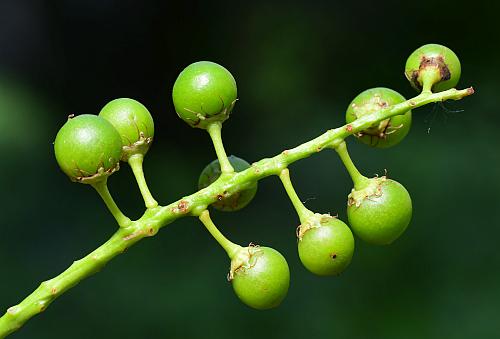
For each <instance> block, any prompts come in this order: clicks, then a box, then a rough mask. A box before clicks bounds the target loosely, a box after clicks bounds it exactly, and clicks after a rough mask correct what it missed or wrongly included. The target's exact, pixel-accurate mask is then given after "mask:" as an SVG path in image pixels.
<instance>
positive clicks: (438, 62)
mask: <svg viewBox="0 0 500 339" xmlns="http://www.w3.org/2000/svg"><path fill="white" fill-rule="evenodd" d="M460 73H461V66H460V60H459V59H458V57H457V55H456V54H455V53H454V52H453V51H452V50H451V49H449V48H448V47H446V46H443V45H438V44H427V45H424V46H422V47H420V48H417V49H416V50H415V51H414V52H413V53H412V54H411V55H410V56H409V57H408V60H407V61H406V66H405V75H406V78H407V79H408V80H409V81H410V84H411V85H412V87H413V88H415V89H416V90H417V91H422V90H426V91H429V90H432V91H434V92H441V91H445V90H447V89H450V88H453V87H455V86H456V85H457V84H458V80H460Z"/></svg>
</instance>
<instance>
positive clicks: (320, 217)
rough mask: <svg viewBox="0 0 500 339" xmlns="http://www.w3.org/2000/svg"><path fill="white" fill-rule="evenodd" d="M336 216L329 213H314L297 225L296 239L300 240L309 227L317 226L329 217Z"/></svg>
mask: <svg viewBox="0 0 500 339" xmlns="http://www.w3.org/2000/svg"><path fill="white" fill-rule="evenodd" d="M332 218H336V217H334V216H331V215H330V214H320V213H314V214H313V215H311V216H310V217H308V218H307V219H306V220H305V221H304V222H302V223H301V224H300V225H299V226H298V227H297V231H296V234H297V239H299V241H300V240H302V238H303V237H304V234H306V232H307V231H309V230H310V229H314V228H318V227H321V226H323V224H325V223H327V222H328V221H329V219H332Z"/></svg>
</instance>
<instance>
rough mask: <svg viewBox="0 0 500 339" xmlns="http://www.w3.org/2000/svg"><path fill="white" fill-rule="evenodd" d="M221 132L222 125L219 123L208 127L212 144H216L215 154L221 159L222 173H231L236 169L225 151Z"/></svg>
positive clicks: (213, 123)
mask: <svg viewBox="0 0 500 339" xmlns="http://www.w3.org/2000/svg"><path fill="white" fill-rule="evenodd" d="M221 130H222V123H220V122H218V121H217V122H212V123H210V124H209V125H208V127H207V131H208V134H210V138H212V142H213V144H214V148H215V153H216V154H217V158H218V159H219V163H220V169H221V171H222V173H231V172H234V168H233V166H232V165H231V163H230V162H229V159H228V158H227V155H226V150H225V149H224V144H223V143H222V136H221Z"/></svg>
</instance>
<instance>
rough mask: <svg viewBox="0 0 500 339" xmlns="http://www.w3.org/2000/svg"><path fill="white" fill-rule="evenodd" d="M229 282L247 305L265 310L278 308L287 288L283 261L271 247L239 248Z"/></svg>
mask: <svg viewBox="0 0 500 339" xmlns="http://www.w3.org/2000/svg"><path fill="white" fill-rule="evenodd" d="M229 280H230V281H231V283H232V285H233V289H234V292H235V293H236V295H237V296H238V298H239V299H240V300H241V301H242V302H243V303H245V304H246V305H248V306H250V307H252V308H255V309H258V310H265V309H269V308H274V307H277V306H279V304H281V302H282V301H283V299H284V298H285V297H286V294H287V292H288V287H289V286H290V271H289V269H288V264H287V262H286V260H285V258H284V257H283V256H282V255H281V254H280V253H279V252H278V251H276V250H274V249H272V248H270V247H259V246H248V247H242V248H241V249H240V250H239V251H238V253H237V254H236V255H235V256H234V258H233V260H231V271H230V273H229Z"/></svg>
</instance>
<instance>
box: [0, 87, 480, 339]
mask: <svg viewBox="0 0 500 339" xmlns="http://www.w3.org/2000/svg"><path fill="white" fill-rule="evenodd" d="M473 93H474V90H473V89H472V88H468V89H465V90H456V89H450V90H447V91H444V92H439V93H433V94H430V93H422V94H420V95H418V96H417V97H415V98H413V99H410V100H408V101H405V102H402V103H400V104H397V105H394V106H390V107H387V108H385V109H382V110H380V111H377V112H374V113H372V114H368V115H366V116H364V117H361V118H359V119H357V120H355V121H354V122H352V123H350V124H347V125H344V126H342V127H339V128H336V129H332V130H328V131H327V132H325V133H323V134H322V135H320V136H318V137H316V138H315V139H312V140H310V141H308V142H306V143H304V144H302V145H300V146H297V147H295V148H293V149H289V150H285V151H283V152H282V153H280V154H278V155H276V156H274V157H272V158H267V159H262V160H260V161H258V162H256V163H254V164H253V165H252V166H251V167H250V168H248V169H246V170H244V171H242V172H237V173H234V175H231V176H227V177H224V178H220V179H219V180H217V181H216V182H215V183H213V184H212V185H210V186H208V187H206V188H204V189H202V190H200V191H198V192H196V193H193V194H191V195H189V196H185V197H183V198H181V199H179V200H177V201H175V202H173V203H171V204H169V205H167V206H158V207H157V208H153V209H148V210H146V212H145V213H144V215H143V216H142V217H141V218H140V219H139V220H136V221H132V222H130V224H129V225H128V226H126V227H122V228H120V229H118V231H116V233H115V234H114V235H113V236H112V237H111V238H110V239H109V240H108V241H107V242H105V243H104V244H103V245H101V246H100V247H98V248H97V249H96V250H95V251H93V252H92V253H90V254H89V255H87V256H86V257H84V258H82V259H80V260H78V261H75V262H74V263H73V264H72V265H71V266H70V267H69V268H68V269H66V270H65V271H64V272H62V273H61V274H59V275H58V276H56V277H54V278H52V279H50V280H47V281H44V282H43V283H42V284H41V285H40V286H39V287H38V288H37V289H35V290H34V291H33V292H32V293H31V294H30V295H29V296H28V297H26V298H25V299H24V300H23V301H22V302H21V303H19V304H18V305H15V306H12V307H10V308H9V309H8V310H7V312H6V313H5V315H4V316H2V317H1V318H0V339H2V338H5V337H6V336H7V335H8V334H10V333H12V332H14V331H16V330H18V329H19V328H20V327H21V326H22V325H23V324H24V323H25V322H26V321H28V320H29V319H30V318H31V317H33V316H35V315H37V314H39V313H41V312H42V311H44V310H45V309H46V308H47V306H48V305H49V304H50V303H52V302H53V301H54V300H55V299H56V298H57V297H58V296H60V295H61V294H62V293H64V292H65V291H67V290H69V289H70V288H72V287H73V286H75V285H77V284H78V283H79V282H80V281H81V280H83V279H85V278H87V277H89V276H91V275H92V274H94V273H96V272H98V271H99V270H100V269H101V268H102V267H104V266H105V265H106V264H107V263H108V262H109V261H110V260H111V259H113V258H114V257H115V256H117V255H118V254H121V253H123V252H124V251H125V250H126V249H127V248H129V247H131V246H132V245H134V244H135V243H137V242H138V241H139V240H141V239H142V238H144V237H149V236H153V235H155V234H156V233H157V232H158V230H159V229H160V228H162V227H164V226H166V225H168V224H170V223H172V222H173V221H175V220H176V219H178V218H181V217H185V216H192V215H194V216H199V215H200V214H201V213H202V212H203V210H205V209H206V208H207V206H208V205H210V204H212V203H214V202H215V201H217V197H218V195H219V194H221V193H223V192H224V191H227V192H236V191H237V190H238V189H239V188H240V187H244V186H245V184H247V183H248V182H255V181H257V180H260V179H263V178H265V177H268V176H271V175H279V174H280V173H281V172H282V170H283V169H285V168H287V167H288V165H290V164H291V163H293V162H295V161H298V160H300V159H303V158H306V157H309V156H311V155H312V154H315V153H318V152H320V151H321V150H323V149H324V148H329V147H334V148H335V147H337V146H338V145H339V144H340V143H342V142H343V140H344V139H345V138H346V137H348V136H349V135H351V134H354V133H357V132H360V131H362V130H364V129H366V128H368V127H370V126H371V125H373V124H374V123H377V122H379V121H382V120H385V119H387V118H390V117H392V116H394V115H398V114H403V113H404V112H406V111H407V110H408V109H411V108H416V107H420V106H423V105H425V104H428V103H431V102H439V101H445V100H450V99H451V100H460V99H462V98H463V97H466V96H468V95H471V94H473Z"/></svg>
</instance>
